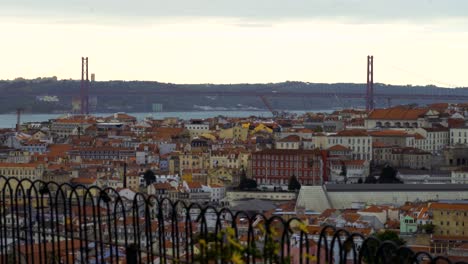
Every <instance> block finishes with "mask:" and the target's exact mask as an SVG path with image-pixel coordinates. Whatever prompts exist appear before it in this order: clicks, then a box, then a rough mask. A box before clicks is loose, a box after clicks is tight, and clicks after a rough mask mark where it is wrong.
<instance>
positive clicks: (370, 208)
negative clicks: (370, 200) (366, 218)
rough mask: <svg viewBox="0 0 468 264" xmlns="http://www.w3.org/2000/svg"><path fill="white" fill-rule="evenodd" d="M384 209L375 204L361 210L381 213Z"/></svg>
mask: <svg viewBox="0 0 468 264" xmlns="http://www.w3.org/2000/svg"><path fill="white" fill-rule="evenodd" d="M383 211H384V209H383V208H381V207H378V206H375V205H372V206H369V207H367V208H366V209H362V210H360V211H359V212H364V213H381V212H383Z"/></svg>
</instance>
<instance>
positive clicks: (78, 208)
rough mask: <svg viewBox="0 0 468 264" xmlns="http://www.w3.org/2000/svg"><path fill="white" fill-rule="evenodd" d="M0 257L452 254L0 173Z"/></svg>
mask: <svg viewBox="0 0 468 264" xmlns="http://www.w3.org/2000/svg"><path fill="white" fill-rule="evenodd" d="M0 202H1V204H0V263H47V264H49V263H129V264H131V263H347V262H349V263H364V262H365V263H452V262H451V261H450V260H449V259H448V258H445V257H434V256H432V255H431V254H429V253H426V252H413V251H412V250H411V249H409V248H407V247H399V246H397V245H396V244H395V243H393V242H389V241H386V242H381V241H379V240H378V239H377V238H375V237H365V236H363V235H362V234H357V233H352V234H351V233H349V232H348V231H346V230H343V229H336V228H334V227H332V226H325V227H323V228H322V229H321V232H320V233H316V234H314V233H311V232H309V230H308V227H307V226H306V225H305V224H304V223H302V222H301V220H299V219H297V218H292V219H288V220H285V219H282V218H280V217H277V216H273V217H266V216H265V215H262V214H254V215H252V214H248V213H246V212H233V211H231V210H229V209H227V208H215V207H213V206H201V205H199V204H193V203H191V204H189V203H186V202H184V201H171V200H169V199H167V198H165V197H157V196H154V195H145V194H142V193H136V194H134V193H132V192H126V191H122V192H120V193H119V192H118V191H117V190H115V189H112V188H98V187H85V186H81V185H77V186H72V185H70V184H57V183H55V182H42V181H30V180H27V179H23V180H19V179H16V178H5V177H2V176H0Z"/></svg>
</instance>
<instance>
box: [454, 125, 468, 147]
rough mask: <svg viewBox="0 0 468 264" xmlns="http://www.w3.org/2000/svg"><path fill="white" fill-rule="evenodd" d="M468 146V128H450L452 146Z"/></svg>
mask: <svg viewBox="0 0 468 264" xmlns="http://www.w3.org/2000/svg"><path fill="white" fill-rule="evenodd" d="M457 144H462V145H468V127H457V128H450V145H452V146H453V145H457Z"/></svg>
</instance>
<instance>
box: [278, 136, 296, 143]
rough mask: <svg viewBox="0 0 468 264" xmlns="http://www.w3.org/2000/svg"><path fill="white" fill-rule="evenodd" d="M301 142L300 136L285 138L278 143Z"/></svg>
mask: <svg viewBox="0 0 468 264" xmlns="http://www.w3.org/2000/svg"><path fill="white" fill-rule="evenodd" d="M300 141H301V137H299V136H298V135H289V136H287V137H285V138H282V139H280V140H278V142H300Z"/></svg>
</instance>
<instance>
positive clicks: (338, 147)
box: [327, 145, 350, 151]
mask: <svg viewBox="0 0 468 264" xmlns="http://www.w3.org/2000/svg"><path fill="white" fill-rule="evenodd" d="M327 150H328V151H349V150H350V148H348V147H345V146H343V145H334V146H331V147H329V148H328V149H327Z"/></svg>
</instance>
